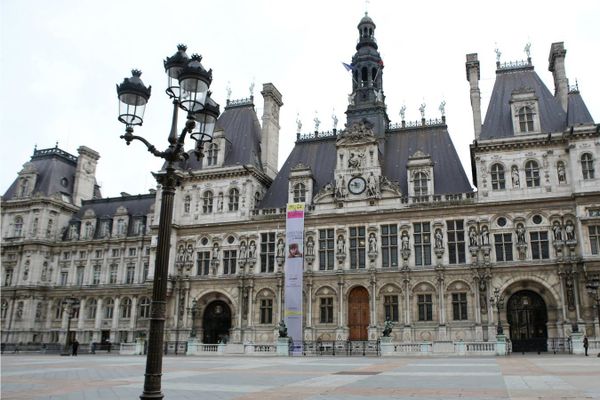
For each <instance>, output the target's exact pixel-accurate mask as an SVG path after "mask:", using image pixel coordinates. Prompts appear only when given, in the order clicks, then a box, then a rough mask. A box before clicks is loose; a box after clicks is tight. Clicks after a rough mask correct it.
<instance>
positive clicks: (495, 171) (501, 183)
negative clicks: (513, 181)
mask: <svg viewBox="0 0 600 400" xmlns="http://www.w3.org/2000/svg"><path fill="white" fill-rule="evenodd" d="M505 188H506V181H505V179H504V166H503V165H502V164H494V165H492V189H493V190H504V189H505Z"/></svg>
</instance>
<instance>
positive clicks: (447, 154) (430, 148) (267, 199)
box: [259, 125, 473, 208]
mask: <svg viewBox="0 0 600 400" xmlns="http://www.w3.org/2000/svg"><path fill="white" fill-rule="evenodd" d="M380 140H382V141H383V140H384V141H385V146H380V149H384V154H383V156H382V155H381V154H380V160H381V161H382V164H383V165H382V167H383V169H382V173H383V175H384V176H385V177H387V178H388V179H389V180H390V181H391V182H397V183H398V184H399V185H400V189H401V191H402V193H403V194H404V195H406V194H407V193H408V182H407V169H406V166H407V163H408V159H409V157H410V156H411V155H413V154H414V153H415V152H417V150H420V151H422V152H423V153H425V154H428V155H430V156H431V159H432V161H433V164H434V166H433V171H434V177H435V178H434V179H435V194H450V193H467V192H472V191H473V189H472V187H471V185H470V184H469V180H468V178H467V174H466V173H465V171H464V169H463V167H462V164H461V162H460V159H459V157H458V154H457V153H456V149H455V148H454V144H453V143H452V140H451V139H450V135H449V134H448V129H447V127H446V125H437V126H423V127H415V128H405V129H396V130H390V131H387V132H386V135H385V138H383V139H380ZM335 144H336V137H335V136H331V137H328V138H319V139H312V140H299V141H297V142H296V145H295V146H294V149H293V150H292V152H291V153H290V155H289V157H288V158H287V160H286V161H285V163H284V164H283V166H282V167H281V170H280V171H279V173H278V174H277V177H276V178H275V180H274V181H273V183H272V185H271V187H270V188H269V190H268V191H267V193H266V194H265V196H264V197H263V199H262V201H261V203H260V205H259V208H275V207H284V206H285V204H286V203H287V201H288V177H289V175H290V170H291V168H293V167H295V166H296V165H298V164H300V163H302V164H304V165H306V166H308V167H310V169H311V172H312V174H313V179H314V191H313V193H314V194H316V193H318V192H319V190H321V188H323V186H325V185H326V184H328V183H333V181H334V175H333V174H334V170H335V164H336V146H335Z"/></svg>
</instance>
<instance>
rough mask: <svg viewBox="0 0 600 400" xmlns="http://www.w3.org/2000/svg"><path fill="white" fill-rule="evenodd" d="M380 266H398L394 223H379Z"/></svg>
mask: <svg viewBox="0 0 600 400" xmlns="http://www.w3.org/2000/svg"><path fill="white" fill-rule="evenodd" d="M381 266H382V267H383V268H388V267H397V266H398V226H397V225H395V224H394V225H381ZM394 321H395V320H394Z"/></svg>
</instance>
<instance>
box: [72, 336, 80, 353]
mask: <svg viewBox="0 0 600 400" xmlns="http://www.w3.org/2000/svg"><path fill="white" fill-rule="evenodd" d="M72 346H73V352H72V353H71V355H73V356H76V355H77V349H78V348H79V342H78V341H77V339H75V340H73V344H72Z"/></svg>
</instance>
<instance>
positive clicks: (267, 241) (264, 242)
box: [260, 232, 275, 272]
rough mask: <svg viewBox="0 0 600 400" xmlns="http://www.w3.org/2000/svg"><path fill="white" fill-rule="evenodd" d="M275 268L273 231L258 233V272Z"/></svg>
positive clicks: (270, 270) (271, 270)
mask: <svg viewBox="0 0 600 400" xmlns="http://www.w3.org/2000/svg"><path fill="white" fill-rule="evenodd" d="M274 270H275V232H268V233H261V234H260V272H273V271H274Z"/></svg>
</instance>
